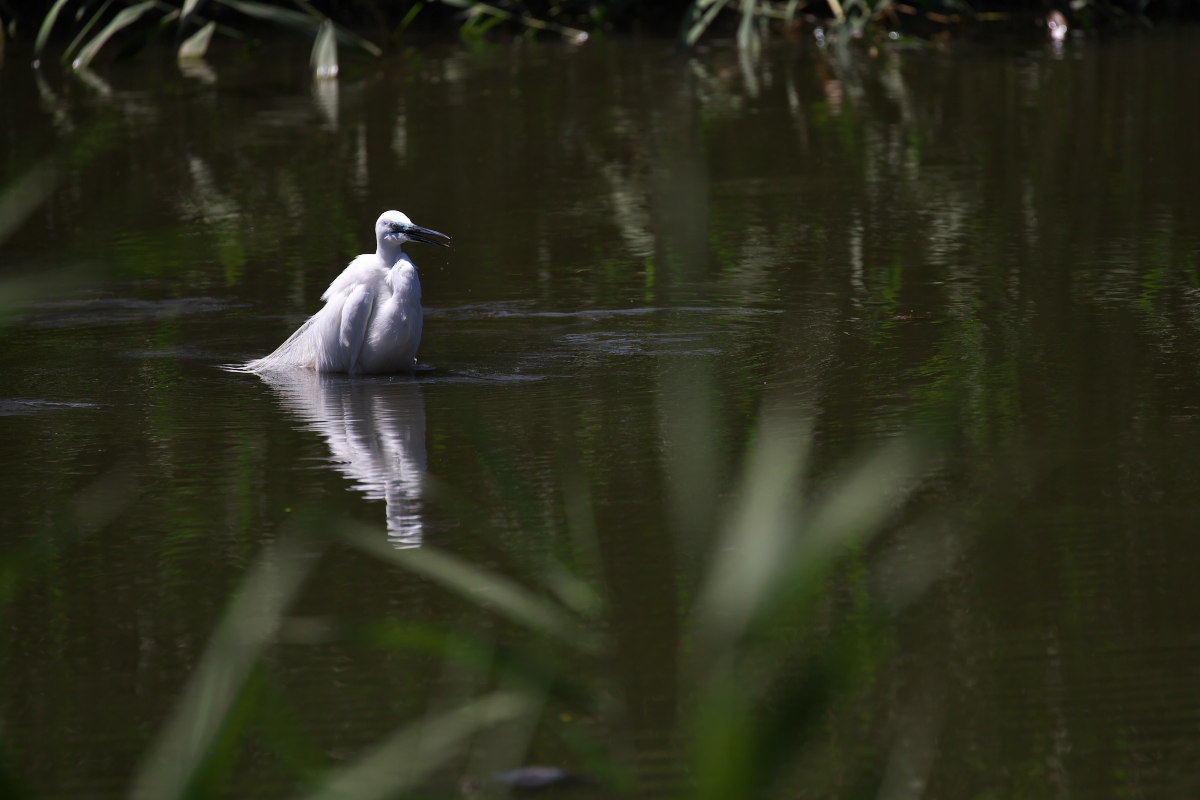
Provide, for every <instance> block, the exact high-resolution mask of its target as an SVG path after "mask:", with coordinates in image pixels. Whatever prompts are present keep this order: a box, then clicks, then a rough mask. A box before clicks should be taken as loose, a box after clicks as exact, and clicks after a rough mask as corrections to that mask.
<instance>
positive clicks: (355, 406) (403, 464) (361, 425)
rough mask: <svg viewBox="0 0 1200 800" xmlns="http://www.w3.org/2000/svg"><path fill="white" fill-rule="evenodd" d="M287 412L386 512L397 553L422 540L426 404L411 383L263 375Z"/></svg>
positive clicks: (293, 372)
mask: <svg viewBox="0 0 1200 800" xmlns="http://www.w3.org/2000/svg"><path fill="white" fill-rule="evenodd" d="M259 377H260V378H262V380H263V382H265V383H266V384H267V385H269V386H270V387H271V388H272V389H274V390H275V392H276V393H277V394H278V395H279V397H280V399H281V400H282V401H283V404H284V405H285V406H286V407H287V408H288V409H290V410H291V411H293V412H295V413H296V414H297V415H298V416H299V417H300V418H301V419H303V420H304V421H305V422H306V423H307V425H306V427H308V428H309V429H311V430H314V431H316V432H317V433H319V434H321V436H322V437H323V438H324V439H325V443H326V444H327V445H328V446H329V454H330V461H331V462H332V463H333V466H334V468H335V469H336V470H337V471H338V472H340V473H342V474H343V475H345V476H346V477H347V478H349V479H350V480H351V481H353V483H354V488H355V489H357V490H359V491H360V492H362V493H363V494H364V495H366V497H367V498H368V499H369V500H383V501H384V503H385V504H386V506H387V530H388V538H389V539H390V540H391V542H392V544H393V545H395V546H396V547H397V548H408V547H419V546H420V545H421V540H422V538H423V527H424V524H423V521H422V518H421V510H422V509H421V488H422V484H423V481H424V478H425V471H426V467H427V459H426V453H425V398H424V396H423V395H422V394H421V387H420V385H419V384H418V383H417V382H416V381H414V380H412V379H411V378H395V377H393V378H348V377H345V376H341V375H329V374H321V373H318V372H314V371H313V370H308V369H290V370H279V371H274V372H269V373H261V374H260V375H259Z"/></svg>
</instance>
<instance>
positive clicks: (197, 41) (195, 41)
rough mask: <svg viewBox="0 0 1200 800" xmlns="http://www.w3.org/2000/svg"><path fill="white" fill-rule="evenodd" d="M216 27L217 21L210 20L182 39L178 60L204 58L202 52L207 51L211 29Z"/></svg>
mask: <svg viewBox="0 0 1200 800" xmlns="http://www.w3.org/2000/svg"><path fill="white" fill-rule="evenodd" d="M185 13H186V12H185ZM216 29H217V23H215V22H211V21H210V22H208V23H207V24H206V25H205V26H204V27H203V28H201V29H200V30H198V31H196V32H195V33H193V34H192V35H191V36H189V37H188V38H187V39H184V41H183V44H181V45H179V54H178V58H179V59H180V60H183V59H189V58H204V54H205V53H207V52H208V43H209V42H210V41H211V40H212V36H213V31H215V30H216Z"/></svg>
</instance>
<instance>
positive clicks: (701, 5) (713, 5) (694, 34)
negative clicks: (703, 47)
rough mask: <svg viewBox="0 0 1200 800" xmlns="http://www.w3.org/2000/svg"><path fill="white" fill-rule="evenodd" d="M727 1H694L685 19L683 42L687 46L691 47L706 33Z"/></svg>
mask: <svg viewBox="0 0 1200 800" xmlns="http://www.w3.org/2000/svg"><path fill="white" fill-rule="evenodd" d="M727 2H728V0H695V2H693V3H692V5H691V6H690V7H689V8H688V13H687V16H686V17H685V18H684V21H683V31H684V34H683V42H684V44H685V45H686V46H688V47H691V46H692V45H694V44H695V43H696V40H698V39H699V38H700V37H701V36H703V35H704V32H705V31H706V30H708V26H709V25H711V24H712V21H713V20H714V19H715V18H716V16H717V14H719V13H720V12H721V9H723V8H724V7H725V4H726V3H727Z"/></svg>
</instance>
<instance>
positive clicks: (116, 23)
mask: <svg viewBox="0 0 1200 800" xmlns="http://www.w3.org/2000/svg"><path fill="white" fill-rule="evenodd" d="M156 5H157V2H156V0H144V2H141V3H137V4H135V5H132V6H129V7H128V8H123V9H121V10H120V11H119V12H117V15H116V16H115V17H113V18H112V20H111V21H110V22H109V23H108V24H107V25H105V26H104V28H103V29H102V30H101V31H100V32H99V33H98V34H96V35H95V36H93V37H92V38H91V39H89V40H88V43H87V44H85V45H84V46H83V47H82V48H80V50H79V55H78V56H77V57H76V58H75V60H74V61H72V62H71V66H72V67H74V68H75V69H83V68H86V67H87V66H88V65H89V64H91V63H92V59H94V58H95V57H96V54H97V53H99V52H100V49H101V48H102V47H104V45H105V43H107V42H108V40H109V39H111V38H112V37H113V36H114V35H116V34H117V33H118V32H120V31H122V30H124V29H125V28H128V27H129V26H130V25H132V24H133V23H135V22H137V21H138V20H139V19H141V18H142V17H143V16H144V15H145V14H146V13H147V12H148V11H150V10H151V9H153V8H154V7H155V6H156Z"/></svg>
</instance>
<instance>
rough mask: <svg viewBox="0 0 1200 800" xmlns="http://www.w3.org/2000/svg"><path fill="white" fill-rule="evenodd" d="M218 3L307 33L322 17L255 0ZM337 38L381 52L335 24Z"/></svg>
mask: <svg viewBox="0 0 1200 800" xmlns="http://www.w3.org/2000/svg"><path fill="white" fill-rule="evenodd" d="M217 2H219V3H223V4H224V5H226V6H228V7H229V8H232V9H233V10H234V11H237V12H239V13H242V14H245V15H246V16H248V17H255V18H256V19H262V20H266V21H267V22H273V23H275V24H276V25H282V26H284V27H288V28H294V29H297V30H301V31H305V32H307V33H316V32H317V30H318V29H319V28H320V26H321V24H322V19H318V18H314V17H313V16H312V15H310V14H304V13H301V12H299V11H293V10H291V9H290V8H280V7H279V6H273V5H269V4H267V3H260V2H258V1H257V0H217ZM335 31H336V33H337V38H338V39H339V40H340V41H341V42H342V43H343V44H346V45H350V46H352V47H355V48H357V49H359V50H362V51H364V52H366V53H370V54H371V55H373V56H379V55H382V54H383V51H382V50H380V49H379V47H378V46H377V45H375V44H373V43H371V42H369V41H367V40H366V39H363V38H362V37H361V36H355V35H354V34H353V33H350V32H349V31H346V30H344V29H342V28H337V27H336V26H335Z"/></svg>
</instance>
